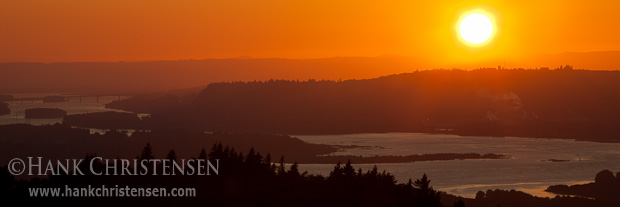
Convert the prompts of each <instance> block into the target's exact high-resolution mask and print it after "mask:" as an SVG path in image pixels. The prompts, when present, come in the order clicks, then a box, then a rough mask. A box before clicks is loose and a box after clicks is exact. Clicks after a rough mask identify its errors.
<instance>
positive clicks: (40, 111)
mask: <svg viewBox="0 0 620 207" xmlns="http://www.w3.org/2000/svg"><path fill="white" fill-rule="evenodd" d="M25 112H26V119H52V118H62V117H65V116H66V115H67V112H66V111H65V110H62V109H58V108H32V109H26V111H25Z"/></svg>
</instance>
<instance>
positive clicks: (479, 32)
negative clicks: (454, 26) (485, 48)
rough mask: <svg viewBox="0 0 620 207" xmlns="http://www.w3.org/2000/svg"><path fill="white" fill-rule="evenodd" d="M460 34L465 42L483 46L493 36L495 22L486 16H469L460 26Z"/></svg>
mask: <svg viewBox="0 0 620 207" xmlns="http://www.w3.org/2000/svg"><path fill="white" fill-rule="evenodd" d="M459 34H460V35H461V38H463V40H465V42H468V43H471V44H474V45H478V44H482V43H484V42H486V41H487V40H488V39H489V38H491V35H493V22H491V19H489V17H487V16H486V15H484V14H480V13H473V14H470V15H467V16H466V17H465V18H463V20H461V23H460V24H459Z"/></svg>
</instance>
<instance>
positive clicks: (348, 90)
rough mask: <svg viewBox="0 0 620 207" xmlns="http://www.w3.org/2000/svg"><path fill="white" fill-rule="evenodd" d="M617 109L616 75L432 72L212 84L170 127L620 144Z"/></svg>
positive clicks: (618, 80) (618, 81) (618, 87)
mask: <svg viewBox="0 0 620 207" xmlns="http://www.w3.org/2000/svg"><path fill="white" fill-rule="evenodd" d="M618 106H620V72H616V71H585V70H572V69H568V70H567V69H564V70H496V69H480V70H474V71H461V70H432V71H421V72H414V73H405V74H399V75H391V76H385V77H380V78H375V79H368V80H347V81H314V80H310V81H303V82H300V81H285V80H273V81H266V82H233V83H216V84H211V85H209V86H208V87H207V88H206V89H204V90H203V91H202V92H201V93H200V95H199V96H198V97H197V98H196V100H195V101H194V102H193V103H192V104H190V105H189V107H188V108H187V109H186V110H187V111H186V112H185V113H176V114H178V115H174V116H177V117H175V119H172V120H179V121H182V123H185V124H187V125H193V126H199V127H206V128H208V129H211V130H222V131H248V132H267V133H290V134H333V133H363V132H444V133H455V134H462V135H493V136H531V137H558V138H578V139H589V140H597V141H620V140H618V139H619V138H620V130H618V128H617V126H619V125H620V107H618ZM170 116H172V115H168V116H164V117H166V118H167V119H169V118H170ZM154 118H156V117H154ZM181 119H182V120H181Z"/></svg>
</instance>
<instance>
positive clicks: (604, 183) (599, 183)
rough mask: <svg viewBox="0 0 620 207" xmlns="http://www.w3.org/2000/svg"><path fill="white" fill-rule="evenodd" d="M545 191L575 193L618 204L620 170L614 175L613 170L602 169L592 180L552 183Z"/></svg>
mask: <svg viewBox="0 0 620 207" xmlns="http://www.w3.org/2000/svg"><path fill="white" fill-rule="evenodd" d="M546 191H548V192H552V193H555V194H562V195H575V196H583V197H589V198H595V199H596V200H604V201H615V202H617V203H618V204H620V172H617V173H616V176H614V174H613V172H611V171H609V170H603V171H601V172H599V173H597V174H596V177H595V179H594V182H592V183H587V184H578V185H571V186H567V185H554V186H549V187H548V188H547V189H546Z"/></svg>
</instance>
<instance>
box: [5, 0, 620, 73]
mask: <svg viewBox="0 0 620 207" xmlns="http://www.w3.org/2000/svg"><path fill="white" fill-rule="evenodd" d="M619 8H620V2H618V1H601V0H588V1H577V0H575V1H565V0H553V1H544V0H521V1H468V0H462V1H455V0H445V1H444V0H433V1H429V0H425V1H412V0H383V1H365V0H337V1H336V0H294V1H292V0H271V1H268V0H260V1H258V0H178V1H172V0H139V1H138V0H53V1H50V0H19V1H14V0H0V62H9V61H44V62H50V61H135V60H161V59H166V60H170V59H190V58H193V59H203V58H230V57H239V56H251V57H256V58H261V57H281V58H317V57H334V56H380V55H402V56H412V57H420V58H426V59H430V60H435V61H437V62H441V63H456V62H459V61H461V62H462V61H479V60H488V59H510V58H523V57H527V56H532V55H537V54H545V53H551V54H553V53H562V52H588V51H607V50H620V38H619V37H620V12H618V9H619ZM472 9H484V10H485V11H487V12H489V13H491V14H492V15H493V19H494V20H495V24H496V25H497V33H496V35H495V37H494V38H493V39H492V40H491V42H489V43H488V44H486V45H485V46H483V47H479V48H471V47H468V46H466V45H465V44H463V43H462V42H461V41H460V40H459V38H458V36H457V33H456V31H455V27H456V26H455V25H456V24H457V21H458V19H459V18H460V17H461V15H462V14H463V13H465V12H467V11H469V10H472ZM439 60H441V61H439Z"/></svg>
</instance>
